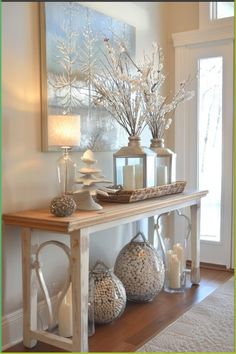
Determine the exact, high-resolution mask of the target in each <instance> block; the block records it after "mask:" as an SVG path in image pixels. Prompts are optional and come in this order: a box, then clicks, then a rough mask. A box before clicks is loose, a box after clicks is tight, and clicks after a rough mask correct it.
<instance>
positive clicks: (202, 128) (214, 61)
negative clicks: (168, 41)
mask: <svg viewBox="0 0 236 354" xmlns="http://www.w3.org/2000/svg"><path fill="white" fill-rule="evenodd" d="M198 69H199V85H198V187H199V189H209V194H208V195H207V197H205V198H203V200H202V206H201V224H200V235H201V240H208V241H216V242H217V241H218V242H219V241H220V225H221V183H222V174H221V171H222V89H223V86H222V84H223V82H222V75H223V58H222V57H211V58H203V59H199V62H198ZM209 220H214V223H212V222H209Z"/></svg>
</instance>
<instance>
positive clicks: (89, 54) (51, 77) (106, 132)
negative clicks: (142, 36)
mask: <svg viewBox="0 0 236 354" xmlns="http://www.w3.org/2000/svg"><path fill="white" fill-rule="evenodd" d="M43 6H44V11H45V39H44V40H45V62H46V75H43V77H46V80H47V85H46V87H47V93H46V97H47V102H46V103H44V104H47V110H45V111H47V113H46V114H47V116H49V115H62V114H67V115H74V114H78V115H80V124H81V131H80V136H81V142H80V146H78V148H76V150H78V151H84V150H86V149H87V148H90V149H92V150H93V151H115V150H117V149H118V148H120V147H121V146H124V145H127V140H128V139H127V135H126V133H125V131H124V129H123V128H122V127H120V126H119V125H118V124H117V123H116V122H115V120H114V119H112V118H111V116H110V114H109V113H108V112H107V111H106V110H105V109H103V108H98V107H95V106H94V105H93V103H92V97H91V96H92V94H91V90H92V83H91V75H92V74H93V72H96V73H97V72H99V70H100V69H101V63H102V62H103V61H104V39H109V41H110V42H111V43H114V42H115V41H117V40H119V39H121V40H123V41H125V43H126V45H127V47H128V50H129V52H130V53H131V55H132V56H134V55H135V28H134V27H133V26H131V25H129V24H126V23H124V22H122V21H120V20H117V19H114V18H112V17H109V16H106V15H104V14H102V13H100V12H98V11H95V10H93V9H91V8H88V7H86V6H83V5H81V4H79V3H78V2H45V3H44V4H43ZM41 10H42V9H41ZM44 70H45V69H44ZM42 87H43V86H42ZM43 96H45V95H43ZM45 121H47V120H45ZM48 150H49V151H53V150H54V148H53V147H50V146H48Z"/></svg>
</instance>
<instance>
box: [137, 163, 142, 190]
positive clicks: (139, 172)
mask: <svg viewBox="0 0 236 354" xmlns="http://www.w3.org/2000/svg"><path fill="white" fill-rule="evenodd" d="M135 188H136V189H139V188H143V166H142V165H135Z"/></svg>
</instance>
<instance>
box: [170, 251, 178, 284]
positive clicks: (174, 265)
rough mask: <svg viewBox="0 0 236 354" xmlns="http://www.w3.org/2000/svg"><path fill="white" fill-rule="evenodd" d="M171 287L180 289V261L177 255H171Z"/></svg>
mask: <svg viewBox="0 0 236 354" xmlns="http://www.w3.org/2000/svg"><path fill="white" fill-rule="evenodd" d="M169 286H170V288H172V289H178V288H180V261H179V259H178V257H177V255H176V254H172V255H171V260H170V272H169Z"/></svg>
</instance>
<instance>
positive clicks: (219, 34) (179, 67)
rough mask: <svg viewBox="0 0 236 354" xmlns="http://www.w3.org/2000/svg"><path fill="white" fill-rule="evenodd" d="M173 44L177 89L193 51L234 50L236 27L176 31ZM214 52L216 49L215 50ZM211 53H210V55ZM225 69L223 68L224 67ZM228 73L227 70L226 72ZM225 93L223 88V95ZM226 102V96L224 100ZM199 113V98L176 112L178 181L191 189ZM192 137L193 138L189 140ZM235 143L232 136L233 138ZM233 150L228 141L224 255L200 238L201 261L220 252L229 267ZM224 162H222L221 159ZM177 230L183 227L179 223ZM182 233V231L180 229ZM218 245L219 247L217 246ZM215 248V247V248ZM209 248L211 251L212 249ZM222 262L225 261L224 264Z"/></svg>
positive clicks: (230, 127) (194, 177) (227, 110)
mask: <svg viewBox="0 0 236 354" xmlns="http://www.w3.org/2000/svg"><path fill="white" fill-rule="evenodd" d="M172 37H173V43H174V47H175V84H176V88H178V87H179V83H180V82H181V81H183V79H186V78H187V77H188V76H189V74H192V76H194V74H195V73H194V72H193V61H194V54H195V53H194V51H195V52H196V50H198V49H199V51H200V50H201V48H204V47H206V46H212V49H213V48H216V46H217V45H218V46H224V47H225V48H227V49H226V50H228V51H229V53H233V40H234V33H233V27H232V26H227V27H224V28H222V27H221V28H214V29H204V30H197V31H190V32H183V33H176V34H173V35H172ZM213 52H214V50H213ZM209 56H210V55H209ZM228 65H232V67H233V55H232V56H231V57H230V56H229V59H228ZM223 70H224V69H223ZM225 74H226V75H227V72H225ZM230 75H231V77H229V78H228V79H229V81H231V83H230V86H232V90H228V91H227V95H229V96H230V97H229V96H227V97H229V99H231V100H232V102H233V75H232V73H230ZM225 94H226V92H225V90H224V92H223V95H225ZM223 101H224V99H223ZM223 110H224V114H225V115H226V114H227V116H228V117H233V104H232V107H230V105H228V106H226V107H223ZM196 112H197V99H196V98H195V99H193V100H192V101H190V102H187V103H186V104H182V105H180V106H179V107H178V109H177V110H176V114H175V152H176V153H177V171H176V174H177V180H187V182H188V185H187V187H188V188H196V186H197V173H196V172H197V170H196V161H197V134H195V136H194V137H193V134H192V132H193V131H196V132H197V119H195V120H193V119H191V118H190V117H194V116H195V117H196ZM227 125H228V126H227V129H226V130H227V131H230V132H233V120H232V119H228V120H227ZM224 138H225V134H224V131H223V140H224ZM190 139H191V141H190ZM232 142H233V139H232ZM232 153H233V146H232V144H227V156H228V161H229V163H228V161H227V162H226V163H227V165H225V166H224V167H223V168H224V169H225V170H226V171H227V174H228V175H229V176H230V177H229V176H228V179H227V182H226V181H225V180H224V178H225V177H224V176H223V180H222V185H223V186H225V185H227V187H226V188H224V191H223V193H222V205H223V208H222V215H221V220H222V229H221V231H222V230H224V232H225V233H226V234H228V235H231V238H230V239H225V240H224V255H222V254H221V252H222V247H221V249H220V246H221V244H219V243H212V242H209V241H201V255H202V261H206V259H208V262H209V263H217V261H216V259H219V258H218V255H217V254H219V255H220V256H222V257H221V260H220V261H219V262H218V264H223V265H226V267H227V268H229V267H233V261H232V258H233V250H232V242H233V235H232V219H233V215H232V214H233V213H232V177H231V176H232ZM222 163H223V161H222ZM224 215H227V216H229V218H228V220H227V222H224V220H226V218H225V217H224ZM176 227H177V229H179V228H180V226H179V225H178V224H177V225H176ZM179 232H181V230H180V229H179ZM214 246H216V247H214ZM213 249H214V250H213ZM209 250H210V252H209ZM209 253H213V257H212V258H209V257H208V256H209ZM222 262H223V263H222Z"/></svg>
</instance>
